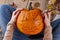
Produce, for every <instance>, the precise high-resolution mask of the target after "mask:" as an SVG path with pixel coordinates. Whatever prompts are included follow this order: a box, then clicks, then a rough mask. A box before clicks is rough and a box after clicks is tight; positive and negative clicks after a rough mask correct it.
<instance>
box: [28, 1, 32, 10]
mask: <svg viewBox="0 0 60 40" xmlns="http://www.w3.org/2000/svg"><path fill="white" fill-rule="evenodd" d="M31 9H32V2H30V4H29V8H28V10H31Z"/></svg>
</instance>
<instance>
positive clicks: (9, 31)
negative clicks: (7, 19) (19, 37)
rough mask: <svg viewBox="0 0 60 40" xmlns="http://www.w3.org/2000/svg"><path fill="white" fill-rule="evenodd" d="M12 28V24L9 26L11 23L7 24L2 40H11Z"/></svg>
mask: <svg viewBox="0 0 60 40" xmlns="http://www.w3.org/2000/svg"><path fill="white" fill-rule="evenodd" d="M13 26H14V24H11V23H8V24H7V29H6V32H5V35H4V38H3V40H12V36H13V31H14V27H13Z"/></svg>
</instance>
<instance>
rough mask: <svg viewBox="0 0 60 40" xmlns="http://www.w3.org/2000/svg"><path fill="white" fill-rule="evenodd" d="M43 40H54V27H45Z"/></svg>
mask: <svg viewBox="0 0 60 40" xmlns="http://www.w3.org/2000/svg"><path fill="white" fill-rule="evenodd" d="M43 40H52V27H51V26H47V27H45V30H44V38H43Z"/></svg>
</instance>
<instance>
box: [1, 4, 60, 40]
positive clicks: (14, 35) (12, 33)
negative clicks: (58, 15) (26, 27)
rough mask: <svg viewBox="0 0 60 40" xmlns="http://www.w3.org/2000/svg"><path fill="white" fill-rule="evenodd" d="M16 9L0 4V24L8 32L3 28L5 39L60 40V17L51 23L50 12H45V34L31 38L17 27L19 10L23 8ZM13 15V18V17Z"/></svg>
mask: <svg viewBox="0 0 60 40" xmlns="http://www.w3.org/2000/svg"><path fill="white" fill-rule="evenodd" d="M14 10H15V8H13V7H12V6H9V5H3V6H0V26H1V27H2V29H6V32H5V30H3V33H4V32H5V35H4V38H3V40H60V36H59V35H60V19H57V20H55V21H53V22H51V24H50V13H44V18H45V19H44V22H45V29H44V36H43V33H42V34H40V36H39V38H37V39H35V38H34V39H30V38H28V37H27V36H26V35H24V34H22V33H20V32H19V31H18V30H17V29H16V28H15V22H16V18H17V16H18V14H19V12H18V11H20V10H21V9H19V10H16V11H14ZM13 11H14V12H13ZM12 12H13V14H12ZM11 15H12V18H11ZM47 15H48V16H47ZM10 18H11V20H10ZM8 22H9V23H8ZM7 23H8V24H7ZM6 26H7V28H6ZM52 34H53V36H52Z"/></svg>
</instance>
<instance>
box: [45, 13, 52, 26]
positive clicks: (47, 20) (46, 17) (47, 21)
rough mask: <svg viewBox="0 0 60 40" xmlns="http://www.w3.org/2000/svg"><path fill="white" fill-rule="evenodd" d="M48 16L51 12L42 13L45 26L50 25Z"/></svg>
mask: <svg viewBox="0 0 60 40" xmlns="http://www.w3.org/2000/svg"><path fill="white" fill-rule="evenodd" d="M50 17H51V12H49V13H44V23H45V26H51V25H50Z"/></svg>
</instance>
